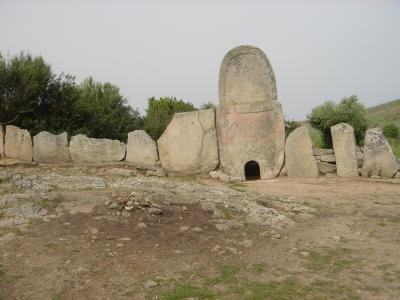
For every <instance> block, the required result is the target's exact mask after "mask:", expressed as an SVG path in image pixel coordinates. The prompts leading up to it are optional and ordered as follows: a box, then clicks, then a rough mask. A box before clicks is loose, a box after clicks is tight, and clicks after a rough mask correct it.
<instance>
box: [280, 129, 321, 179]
mask: <svg viewBox="0 0 400 300" xmlns="http://www.w3.org/2000/svg"><path fill="white" fill-rule="evenodd" d="M285 154H286V163H285V165H286V170H287V173H288V176H289V177H311V178H315V177H318V167H317V161H316V159H315V158H314V155H313V150H312V142H311V138H310V134H309V132H308V127H307V126H305V125H303V126H300V127H298V128H296V129H295V130H293V131H292V132H291V133H290V134H289V136H288V138H287V141H286V148H285Z"/></svg>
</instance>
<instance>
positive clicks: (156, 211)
mask: <svg viewBox="0 0 400 300" xmlns="http://www.w3.org/2000/svg"><path fill="white" fill-rule="evenodd" d="M147 211H148V212H149V214H152V215H159V214H162V209H160V208H157V207H150V208H149V209H148V210H147Z"/></svg>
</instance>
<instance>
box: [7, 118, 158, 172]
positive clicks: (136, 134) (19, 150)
mask: <svg viewBox="0 0 400 300" xmlns="http://www.w3.org/2000/svg"><path fill="white" fill-rule="evenodd" d="M0 157H7V158H13V159H18V160H20V161H28V162H29V161H32V159H33V160H34V161H36V162H45V163H64V162H69V161H72V162H84V163H108V162H118V161H122V160H124V159H125V157H126V160H127V161H129V162H132V163H134V164H136V165H139V166H156V164H157V161H158V153H157V146H156V143H155V142H154V141H153V140H152V139H151V138H150V137H149V136H148V135H147V133H146V132H144V131H143V130H136V131H133V132H130V133H129V134H128V145H127V146H126V145H125V144H124V143H121V142H120V141H117V140H109V139H94V138H88V137H87V136H85V135H82V134H78V135H75V136H73V137H72V138H71V141H70V143H68V135H67V133H65V132H64V133H61V134H59V135H54V134H51V133H49V132H46V131H42V132H40V133H38V134H37V135H35V136H34V137H33V143H32V139H31V135H30V133H29V132H28V131H27V130H25V129H20V128H18V127H16V126H12V125H8V126H7V127H6V131H5V132H4V131H3V128H2V126H0Z"/></svg>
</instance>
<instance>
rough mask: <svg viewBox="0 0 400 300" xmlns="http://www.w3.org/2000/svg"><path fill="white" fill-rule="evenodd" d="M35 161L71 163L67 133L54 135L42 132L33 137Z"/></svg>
mask: <svg viewBox="0 0 400 300" xmlns="http://www.w3.org/2000/svg"><path fill="white" fill-rule="evenodd" d="M33 160H34V161H38V162H67V161H69V160H70V158H69V152H68V135H67V133H66V132H63V133H61V134H59V135H54V134H51V133H49V132H47V131H42V132H40V133H38V134H37V135H35V136H34V137H33Z"/></svg>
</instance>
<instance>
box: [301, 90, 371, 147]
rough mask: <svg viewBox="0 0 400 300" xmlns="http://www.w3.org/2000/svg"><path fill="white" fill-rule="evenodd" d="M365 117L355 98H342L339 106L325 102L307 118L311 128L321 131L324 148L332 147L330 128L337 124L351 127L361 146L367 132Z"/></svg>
mask: <svg viewBox="0 0 400 300" xmlns="http://www.w3.org/2000/svg"><path fill="white" fill-rule="evenodd" d="M365 116H366V110H365V107H364V105H363V104H361V103H360V102H359V101H358V98H357V96H351V97H345V98H343V99H342V101H340V103H339V104H336V103H334V102H333V101H327V102H325V103H324V104H323V105H320V106H317V107H315V108H314V109H313V110H312V111H311V114H310V115H308V116H307V117H308V119H309V121H310V123H311V125H312V126H313V127H315V128H317V129H319V130H321V132H322V134H323V137H324V142H325V144H326V146H328V147H330V146H331V145H332V136H331V130H330V128H331V127H332V126H334V125H336V124H339V123H347V124H350V125H351V126H353V128H354V134H355V137H356V140H357V142H358V143H359V144H361V143H362V141H363V140H364V135H365V131H366V130H367V121H366V118H365Z"/></svg>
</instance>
